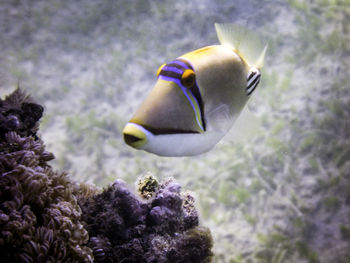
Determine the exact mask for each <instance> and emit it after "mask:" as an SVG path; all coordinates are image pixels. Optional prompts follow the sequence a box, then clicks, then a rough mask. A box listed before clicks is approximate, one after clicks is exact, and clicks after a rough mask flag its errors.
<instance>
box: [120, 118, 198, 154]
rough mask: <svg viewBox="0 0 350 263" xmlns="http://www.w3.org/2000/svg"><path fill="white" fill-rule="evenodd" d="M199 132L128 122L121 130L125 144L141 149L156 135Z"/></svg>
mask: <svg viewBox="0 0 350 263" xmlns="http://www.w3.org/2000/svg"><path fill="white" fill-rule="evenodd" d="M186 133H191V134H195V133H199V132H198V131H191V130H181V129H174V128H158V129H157V128H153V127H150V126H149V125H143V124H137V123H134V122H128V123H127V124H126V126H125V128H124V130H123V138H124V141H125V143H126V144H128V145H130V146H131V147H134V148H136V149H142V148H144V146H145V145H146V143H147V142H148V141H149V140H150V139H151V138H152V137H153V136H156V135H171V134H186Z"/></svg>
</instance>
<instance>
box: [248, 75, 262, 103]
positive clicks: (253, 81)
mask: <svg viewBox="0 0 350 263" xmlns="http://www.w3.org/2000/svg"><path fill="white" fill-rule="evenodd" d="M260 76H261V74H260V71H259V70H258V69H256V68H253V69H252V71H251V72H250V74H249V75H248V78H247V95H248V96H249V95H251V94H252V93H253V91H254V90H255V88H256V87H257V86H258V84H259V82H260Z"/></svg>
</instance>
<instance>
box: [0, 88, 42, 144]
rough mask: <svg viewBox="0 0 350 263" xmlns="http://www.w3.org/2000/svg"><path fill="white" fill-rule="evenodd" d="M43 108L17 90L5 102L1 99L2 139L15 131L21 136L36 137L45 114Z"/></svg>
mask: <svg viewBox="0 0 350 263" xmlns="http://www.w3.org/2000/svg"><path fill="white" fill-rule="evenodd" d="M43 111H44V109H43V107H42V106H40V105H39V104H36V103H34V102H33V101H32V99H31V98H30V97H29V96H27V95H26V94H25V93H23V92H22V91H21V90H20V89H16V90H15V91H14V92H13V93H12V94H11V95H9V96H7V97H6V98H5V99H4V100H2V99H1V98H0V138H1V140H4V138H5V137H4V136H5V134H6V133H7V132H9V131H14V132H16V133H17V134H18V135H20V136H34V137H35V136H36V132H37V130H38V120H39V119H40V118H41V116H42V114H43Z"/></svg>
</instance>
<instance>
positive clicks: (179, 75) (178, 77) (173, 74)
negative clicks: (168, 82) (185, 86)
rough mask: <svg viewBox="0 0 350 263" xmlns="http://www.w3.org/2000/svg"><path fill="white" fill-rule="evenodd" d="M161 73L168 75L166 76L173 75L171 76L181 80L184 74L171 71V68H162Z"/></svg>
mask: <svg viewBox="0 0 350 263" xmlns="http://www.w3.org/2000/svg"><path fill="white" fill-rule="evenodd" d="M159 75H162V76H166V77H171V78H174V79H178V80H180V81H181V76H182V74H179V73H176V72H174V71H170V70H165V69H162V70H161V71H160V73H159Z"/></svg>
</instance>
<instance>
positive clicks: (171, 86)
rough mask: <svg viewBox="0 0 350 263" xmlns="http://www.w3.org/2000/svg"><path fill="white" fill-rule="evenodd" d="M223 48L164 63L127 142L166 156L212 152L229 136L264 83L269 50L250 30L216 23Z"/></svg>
mask: <svg viewBox="0 0 350 263" xmlns="http://www.w3.org/2000/svg"><path fill="white" fill-rule="evenodd" d="M215 28H216V32H217V35H218V38H219V41H220V45H213V46H207V47H203V48H200V49H197V50H194V51H192V52H189V53H186V54H184V55H182V56H180V57H178V58H176V59H175V60H173V61H171V62H169V63H167V64H163V65H161V66H160V67H159V69H158V71H157V83H156V85H155V86H154V88H153V89H152V91H151V92H150V94H149V95H148V97H147V98H146V99H145V101H144V102H143V103H142V105H141V106H140V107H139V109H138V110H137V111H136V113H135V114H134V115H133V117H132V118H131V120H130V121H129V122H128V123H127V124H126V126H125V128H124V130H123V136H124V140H125V142H126V143H127V144H128V145H130V146H132V147H134V148H136V149H142V150H145V151H148V152H151V153H154V154H157V155H160V156H191V155H197V154H201V153H204V152H207V151H209V150H210V149H211V148H213V147H214V145H215V144H217V143H218V142H219V141H220V139H221V138H223V137H224V135H225V134H226V133H227V132H228V131H229V129H230V128H231V126H232V125H233V123H234V122H235V120H236V119H237V117H238V116H239V114H240V112H241V111H242V109H243V108H244V106H245V104H246V102H247V101H248V99H249V98H250V97H251V95H252V94H253V92H254V90H255V89H256V87H257V86H258V84H259V81H260V75H261V74H260V70H261V68H262V66H263V61H264V56H265V53H266V46H265V48H263V46H261V44H260V41H259V39H258V38H257V37H256V36H255V35H254V34H253V33H252V32H250V31H248V30H247V29H245V28H244V27H241V26H238V25H232V24H215Z"/></svg>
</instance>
